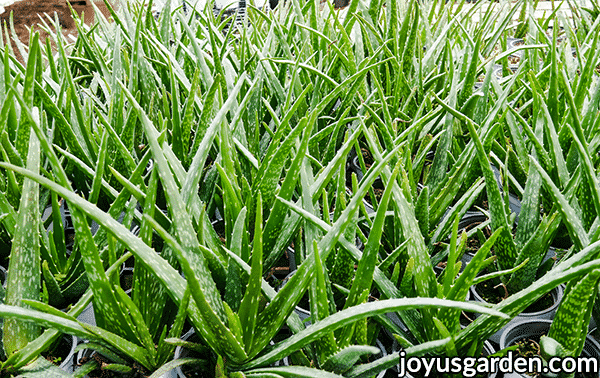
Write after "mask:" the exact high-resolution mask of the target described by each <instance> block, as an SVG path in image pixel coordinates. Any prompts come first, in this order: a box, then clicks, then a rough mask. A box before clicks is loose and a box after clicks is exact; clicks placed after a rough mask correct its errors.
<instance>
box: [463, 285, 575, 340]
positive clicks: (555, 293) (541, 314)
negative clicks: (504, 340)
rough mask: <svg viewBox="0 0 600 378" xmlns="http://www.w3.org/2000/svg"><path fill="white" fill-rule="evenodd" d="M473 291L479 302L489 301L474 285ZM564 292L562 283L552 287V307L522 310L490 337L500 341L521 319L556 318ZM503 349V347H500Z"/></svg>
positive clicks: (472, 294)
mask: <svg viewBox="0 0 600 378" xmlns="http://www.w3.org/2000/svg"><path fill="white" fill-rule="evenodd" d="M470 291H471V296H472V298H473V299H475V300H476V301H477V302H481V303H487V302H486V301H485V300H484V299H483V298H482V297H481V296H480V295H479V293H478V292H477V290H475V287H474V286H471V288H470ZM563 292H564V288H563V286H562V285H559V286H557V287H555V288H554V289H552V291H550V293H552V298H553V299H554V304H553V305H552V306H550V307H548V308H547V309H545V310H542V311H536V312H522V313H520V314H519V315H517V316H515V317H514V318H512V319H511V320H510V322H508V324H507V325H505V326H504V327H502V328H500V329H499V330H498V331H497V332H496V333H494V334H493V335H492V336H490V337H489V338H488V339H489V340H491V341H493V342H495V343H498V344H499V343H500V338H501V336H502V333H503V332H504V331H505V330H506V329H508V328H509V327H511V326H512V325H513V324H515V323H519V322H521V321H524V320H538V319H547V320H552V319H553V318H554V314H555V313H556V310H557V309H558V305H559V304H560V301H561V300H562V297H563ZM479 316H480V314H475V317H479ZM500 349H502V348H500Z"/></svg>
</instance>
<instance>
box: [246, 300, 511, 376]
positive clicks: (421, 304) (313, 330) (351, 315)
mask: <svg viewBox="0 0 600 378" xmlns="http://www.w3.org/2000/svg"><path fill="white" fill-rule="evenodd" d="M440 307H442V308H457V309H462V310H466V311H473V312H481V313H484V314H489V315H491V316H498V317H501V318H504V319H508V317H507V316H506V315H505V314H503V313H501V312H498V311H495V310H492V309H488V308H486V307H483V306H479V305H476V304H471V303H466V302H455V301H448V300H444V299H438V298H419V297H417V298H400V299H385V300H381V301H376V302H370V303H364V304H360V305H357V306H354V307H350V308H347V309H345V310H342V311H340V312H338V313H335V314H333V315H330V316H328V317H327V318H325V319H323V320H321V321H320V322H318V323H316V324H313V325H311V326H310V327H308V328H307V329H305V330H303V331H301V332H299V333H297V334H295V335H293V336H291V337H289V338H288V339H286V340H285V341H282V342H280V343H278V344H276V345H275V347H274V348H273V349H272V350H271V351H269V352H268V353H266V354H264V355H262V356H260V357H258V358H255V359H253V360H252V361H250V362H248V363H246V364H245V365H243V368H244V369H250V368H253V367H256V366H260V365H263V364H268V363H272V362H274V361H277V360H278V359H280V358H282V357H284V356H287V355H289V353H291V352H292V351H294V350H298V349H299V348H302V347H304V346H305V345H307V344H308V343H311V342H313V341H315V340H317V339H319V338H320V337H322V336H323V335H324V334H325V333H327V332H330V331H333V330H335V329H337V328H339V327H342V326H346V325H349V324H351V323H352V322H354V321H357V320H360V319H364V318H367V317H371V316H375V315H380V314H385V313H387V312H393V311H401V310H408V309H423V308H432V309H433V308H440Z"/></svg>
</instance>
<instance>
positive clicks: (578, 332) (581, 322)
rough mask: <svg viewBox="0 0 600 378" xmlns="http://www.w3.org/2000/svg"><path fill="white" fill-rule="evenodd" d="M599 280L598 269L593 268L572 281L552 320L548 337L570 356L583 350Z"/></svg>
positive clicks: (599, 271) (599, 273)
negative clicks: (580, 277)
mask: <svg viewBox="0 0 600 378" xmlns="http://www.w3.org/2000/svg"><path fill="white" fill-rule="evenodd" d="M599 280H600V270H593V271H591V272H590V273H588V274H586V275H585V276H584V277H583V278H582V279H581V280H579V281H578V282H576V283H575V282H572V286H571V288H570V290H568V293H567V294H565V297H564V298H563V300H562V301H561V303H560V306H559V307H558V309H557V310H556V315H555V316H554V319H553V320H552V325H551V326H550V330H549V331H548V337H551V338H553V339H554V340H556V341H557V342H559V343H560V345H562V346H563V347H564V348H565V349H567V350H568V351H569V355H571V356H579V355H580V354H581V351H582V350H583V345H584V343H585V336H586V329H587V326H586V325H587V324H588V323H589V321H590V314H591V311H590V309H591V307H592V306H593V304H594V299H595V298H596V294H597V292H598V281H599Z"/></svg>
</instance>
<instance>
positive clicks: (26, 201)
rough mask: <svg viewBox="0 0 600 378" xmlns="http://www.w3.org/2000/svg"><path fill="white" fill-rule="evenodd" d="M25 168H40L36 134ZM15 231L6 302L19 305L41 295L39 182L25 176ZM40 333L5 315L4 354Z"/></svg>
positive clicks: (31, 136) (33, 137) (31, 325)
mask: <svg viewBox="0 0 600 378" xmlns="http://www.w3.org/2000/svg"><path fill="white" fill-rule="evenodd" d="M28 142H29V149H28V154H27V155H28V158H27V169H29V170H31V171H33V172H38V171H39V169H40V142H39V140H38V138H37V136H36V135H35V134H31V135H30V136H29V141H28ZM22 193H23V194H22V196H21V203H20V205H19V212H18V214H17V222H16V227H15V235H14V237H13V241H12V248H11V259H10V264H9V267H8V269H9V271H8V274H7V277H6V296H5V299H4V303H6V304H7V305H21V300H23V299H33V300H37V299H39V298H40V290H41V287H40V281H41V267H40V240H39V228H40V226H39V224H40V216H39V184H37V183H36V182H35V181H34V180H31V179H25V180H24V182H23V191H22ZM39 334H40V328H39V326H37V325H35V324H31V323H24V322H22V321H20V320H19V319H15V318H13V319H6V320H5V321H4V324H3V334H2V342H3V345H4V350H5V351H6V354H7V355H9V356H10V355H11V354H13V353H14V352H16V351H17V350H19V349H21V348H23V347H24V346H25V345H27V344H28V343H29V342H30V341H32V340H34V339H35V338H36V337H37V336H39Z"/></svg>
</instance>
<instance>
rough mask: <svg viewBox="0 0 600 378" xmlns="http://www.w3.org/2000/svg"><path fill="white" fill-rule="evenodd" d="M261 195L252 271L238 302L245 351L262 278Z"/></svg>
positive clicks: (250, 343)
mask: <svg viewBox="0 0 600 378" xmlns="http://www.w3.org/2000/svg"><path fill="white" fill-rule="evenodd" d="M262 223H263V219H262V196H261V194H260V193H258V198H257V200H256V219H255V223H254V240H253V241H252V245H253V248H252V271H251V272H250V278H249V280H248V285H247V286H246V293H245V294H244V299H242V303H241V304H240V309H239V312H238V313H239V319H240V323H241V325H242V330H243V335H244V346H245V349H246V352H247V353H249V354H250V353H251V347H252V346H253V345H254V328H255V327H256V322H257V317H258V304H259V300H260V295H261V292H260V284H261V278H262V271H263V269H262V259H263V245H262Z"/></svg>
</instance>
